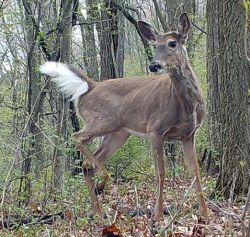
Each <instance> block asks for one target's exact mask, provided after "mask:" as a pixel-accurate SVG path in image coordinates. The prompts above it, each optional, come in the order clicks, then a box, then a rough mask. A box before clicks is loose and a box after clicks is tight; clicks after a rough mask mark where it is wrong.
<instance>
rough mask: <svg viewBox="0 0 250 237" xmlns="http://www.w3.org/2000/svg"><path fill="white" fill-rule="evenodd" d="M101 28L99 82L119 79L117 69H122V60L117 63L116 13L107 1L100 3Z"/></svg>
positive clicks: (117, 36) (115, 9) (111, 4)
mask: <svg viewBox="0 0 250 237" xmlns="http://www.w3.org/2000/svg"><path fill="white" fill-rule="evenodd" d="M102 4H103V6H102V10H101V27H100V28H99V27H98V30H99V41H100V57H101V76H100V79H101V80H105V79H109V78H117V77H119V68H120V67H122V68H123V60H121V58H120V59H119V61H120V65H118V63H117V51H118V47H119V45H118V44H119V35H118V32H119V31H118V24H119V22H118V18H117V15H118V12H117V8H115V7H114V5H113V3H112V2H110V1H109V0H103V1H102Z"/></svg>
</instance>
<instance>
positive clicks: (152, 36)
mask: <svg viewBox="0 0 250 237" xmlns="http://www.w3.org/2000/svg"><path fill="white" fill-rule="evenodd" d="M138 27H139V30H140V32H141V34H142V36H143V38H145V39H146V40H148V41H151V42H155V41H156V37H157V35H158V32H157V31H156V29H155V28H154V27H153V26H151V25H150V24H148V23H147V22H145V21H138Z"/></svg>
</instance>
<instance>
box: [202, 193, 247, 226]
mask: <svg viewBox="0 0 250 237" xmlns="http://www.w3.org/2000/svg"><path fill="white" fill-rule="evenodd" d="M206 200H207V201H208V202H209V203H210V204H212V205H213V206H215V207H216V208H217V209H218V210H219V211H220V212H222V213H224V214H226V215H227V216H231V217H235V219H237V220H238V221H239V222H240V223H241V224H242V225H243V226H244V227H245V228H247V226H246V224H245V223H244V222H243V221H242V220H241V218H240V217H239V216H237V215H236V214H235V213H233V212H228V211H225V210H223V209H222V208H220V207H219V206H218V205H217V204H215V203H214V202H213V201H211V200H209V199H208V198H206Z"/></svg>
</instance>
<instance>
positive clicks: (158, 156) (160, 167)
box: [150, 135, 165, 221]
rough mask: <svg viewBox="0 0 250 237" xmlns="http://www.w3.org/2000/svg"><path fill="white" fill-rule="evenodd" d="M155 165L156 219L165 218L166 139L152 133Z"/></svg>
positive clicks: (151, 139)
mask: <svg viewBox="0 0 250 237" xmlns="http://www.w3.org/2000/svg"><path fill="white" fill-rule="evenodd" d="M150 141H151V147H152V153H153V159H154V167H155V176H156V183H157V198H156V206H155V212H154V217H153V218H154V220H156V221H158V220H162V219H163V188H164V178H165V169H164V160H163V144H164V141H163V139H162V137H160V136H156V135H152V136H151V137H150Z"/></svg>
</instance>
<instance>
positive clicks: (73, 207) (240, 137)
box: [0, 0, 250, 236]
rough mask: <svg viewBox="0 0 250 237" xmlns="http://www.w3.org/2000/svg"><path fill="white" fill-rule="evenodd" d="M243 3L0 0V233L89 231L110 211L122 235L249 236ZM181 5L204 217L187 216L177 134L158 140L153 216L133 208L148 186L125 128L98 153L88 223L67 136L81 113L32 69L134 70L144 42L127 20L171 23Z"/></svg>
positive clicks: (149, 170)
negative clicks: (100, 168)
mask: <svg viewBox="0 0 250 237" xmlns="http://www.w3.org/2000/svg"><path fill="white" fill-rule="evenodd" d="M248 10H249V11H250V2H249V0H245V1H244V2H242V1H239V0H220V1H217V0H208V1H206V0H85V1H84V0H44V1H41V0H1V1H0V86H1V90H0V112H1V113H0V129H1V136H0V158H1V159H0V171H1V172H0V195H1V197H0V201H1V204H0V215H1V223H0V228H1V230H0V235H1V236H101V235H102V231H103V228H104V227H103V225H110V224H111V223H112V222H113V221H114V219H115V223H116V225H117V226H119V228H120V230H121V231H122V232H123V234H122V235H123V236H156V235H157V234H158V236H219V235H221V236H247V233H248V236H249V235H250V231H249V229H250V214H249V210H247V204H248V202H249V196H250V192H249V183H250V142H249V138H250V136H249V134H250V133H249V83H250V59H249V55H250V40H249V32H250V30H249V27H250V20H249V19H250V16H249V14H250V13H248ZM182 12H187V13H188V15H189V17H190V19H191V22H192V32H191V33H190V35H189V41H188V44H187V51H188V54H189V57H190V60H191V63H192V66H193V68H194V71H195V73H196V74H197V76H198V79H199V82H200V85H201V88H202V91H203V95H204V97H205V100H206V105H207V116H206V119H205V121H204V122H203V125H202V127H201V128H200V129H199V132H198V134H197V144H196V147H197V151H198V158H199V161H200V166H201V169H202V176H203V187H204V192H205V194H206V197H207V200H208V203H209V208H210V210H211V218H210V221H209V222H208V223H206V224H204V223H203V224H202V222H200V221H199V220H198V219H197V216H196V214H197V208H196V207H195V206H194V204H195V200H194V191H193V190H192V189H191V186H190V184H191V183H192V181H191V179H190V175H189V173H188V171H187V169H186V167H185V166H184V164H183V159H182V153H181V151H180V148H179V144H178V142H177V143H173V142H166V145H165V153H166V155H167V157H166V167H167V180H166V182H167V183H166V185H165V189H166V193H165V194H164V195H165V197H166V199H165V200H166V203H165V205H166V207H167V212H168V215H166V218H165V220H164V221H163V222H161V223H158V224H157V225H156V224H152V223H151V222H150V217H149V216H148V214H147V213H144V215H137V214H138V213H137V212H136V210H137V209H139V208H140V207H144V208H146V207H149V208H150V207H151V206H152V204H153V203H154V198H155V190H156V187H155V184H154V182H155V181H154V172H153V167H152V164H151V158H150V149H149V144H148V142H147V141H145V140H142V139H140V138H136V137H132V138H130V140H129V141H128V142H127V144H126V145H125V146H124V147H123V148H122V149H121V150H120V151H118V152H117V153H116V154H115V155H114V156H113V157H112V158H110V159H109V161H108V164H107V167H108V169H109V171H110V172H111V177H112V178H111V179H110V182H109V185H108V187H107V189H106V191H105V193H104V194H102V195H101V197H100V199H101V201H102V206H103V208H104V211H105V213H106V215H107V219H106V223H100V220H98V218H97V217H94V216H92V215H91V213H92V212H91V208H90V204H89V198H88V193H87V189H86V187H85V184H84V181H83V178H82V170H81V163H82V160H83V159H84V158H83V157H81V155H80V153H79V152H78V151H77V150H76V149H75V147H74V143H73V141H72V140H71V138H70V137H71V134H72V133H74V132H76V131H78V130H79V129H80V128H81V127H82V126H83V121H81V120H79V118H78V116H77V114H76V111H75V106H74V103H73V102H72V101H69V99H68V98H65V97H64V96H63V95H62V94H60V93H58V91H57V89H56V87H55V85H54V84H53V83H51V82H50V80H49V78H46V77H44V76H43V75H41V74H40V73H39V66H40V65H41V64H42V63H43V62H45V61H48V60H50V61H61V62H65V63H70V64H73V65H76V66H77V67H78V68H81V69H83V70H84V71H85V72H86V73H87V74H88V76H89V77H91V78H92V79H93V80H96V81H101V80H106V79H108V78H117V77H129V76H142V75H146V74H148V73H149V72H148V64H149V62H150V60H151V59H152V55H153V53H154V47H153V46H150V45H149V44H148V42H146V41H145V40H144V39H143V38H142V37H141V35H140V33H139V31H138V27H137V20H138V19H142V20H146V21H147V22H150V23H152V24H153V25H155V26H156V28H157V29H158V30H159V31H169V30H175V29H176V28H177V22H178V18H179V15H180V14H181V13H182ZM96 144H98V140H96V141H95V142H93V144H91V145H90V146H91V148H93V149H94V148H95V146H96ZM247 197H248V199H247ZM166 227H167V228H166ZM159 233H162V234H161V235H159ZM163 234H164V235H163ZM103 236H105V235H103ZM106 236H107V235H106Z"/></svg>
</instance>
